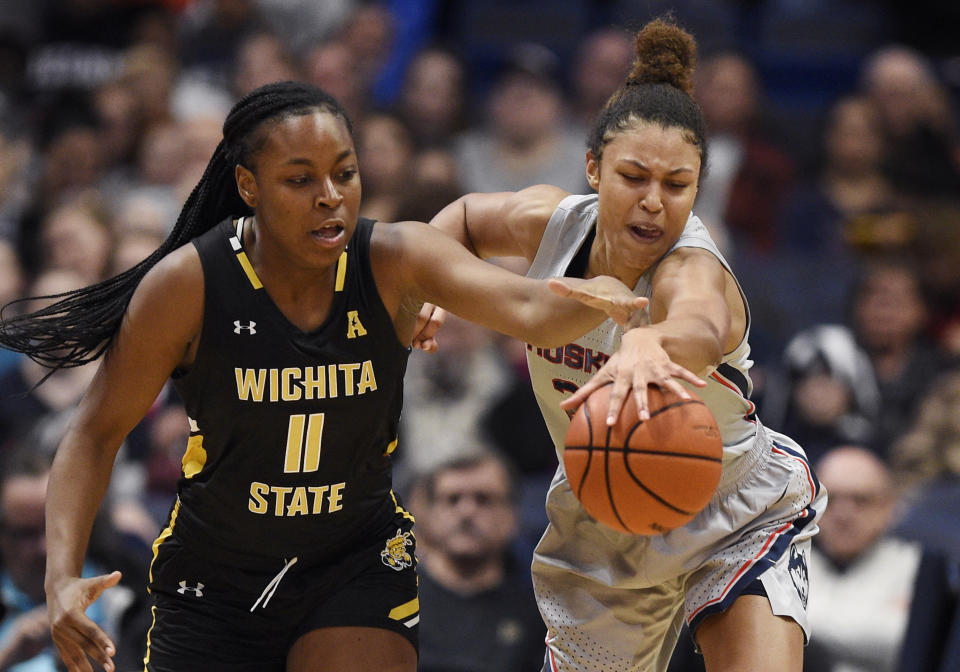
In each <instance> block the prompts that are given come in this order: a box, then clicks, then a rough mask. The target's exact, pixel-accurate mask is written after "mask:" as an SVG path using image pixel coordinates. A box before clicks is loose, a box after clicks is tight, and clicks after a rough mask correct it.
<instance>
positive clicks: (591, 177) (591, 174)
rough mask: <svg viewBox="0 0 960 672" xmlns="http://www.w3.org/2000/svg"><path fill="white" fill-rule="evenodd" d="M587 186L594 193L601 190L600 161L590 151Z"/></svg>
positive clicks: (588, 154) (588, 153)
mask: <svg viewBox="0 0 960 672" xmlns="http://www.w3.org/2000/svg"><path fill="white" fill-rule="evenodd" d="M587 184H589V185H590V188H591V189H593V190H594V191H598V190H599V189H600V159H598V158H597V157H596V155H595V154H594V153H593V152H592V151H590V150H587Z"/></svg>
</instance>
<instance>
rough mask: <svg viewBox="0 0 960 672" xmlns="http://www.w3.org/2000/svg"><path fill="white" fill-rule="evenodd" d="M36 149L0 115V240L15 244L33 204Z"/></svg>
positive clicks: (11, 123) (0, 113) (24, 135)
mask: <svg viewBox="0 0 960 672" xmlns="http://www.w3.org/2000/svg"><path fill="white" fill-rule="evenodd" d="M35 155H36V148H35V147H34V146H33V145H32V144H31V143H30V141H29V139H28V138H27V136H26V134H24V133H23V132H21V131H20V130H18V129H16V128H15V126H14V124H13V122H10V121H8V120H7V119H5V118H4V116H3V114H2V112H0V236H2V237H4V238H7V239H10V240H15V238H16V236H17V235H18V233H19V232H18V223H19V220H20V217H21V216H22V215H23V213H24V211H25V210H26V209H27V207H28V205H29V204H30V201H31V193H30V191H31V186H32V185H31V180H30V168H31V166H32V165H33V160H34V156H35Z"/></svg>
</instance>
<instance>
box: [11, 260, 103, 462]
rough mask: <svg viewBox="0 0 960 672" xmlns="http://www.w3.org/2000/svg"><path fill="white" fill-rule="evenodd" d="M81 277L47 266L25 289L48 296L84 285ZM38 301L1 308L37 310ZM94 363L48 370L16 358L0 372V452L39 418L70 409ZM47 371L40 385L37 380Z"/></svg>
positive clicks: (87, 381) (57, 414)
mask: <svg viewBox="0 0 960 672" xmlns="http://www.w3.org/2000/svg"><path fill="white" fill-rule="evenodd" d="M84 282H85V280H84V278H83V277H81V276H80V275H78V274H77V273H76V272H75V271H70V270H67V269H51V270H48V271H46V272H44V273H41V274H40V275H39V276H37V277H36V278H34V280H33V281H32V282H31V283H30V286H29V287H28V288H27V292H28V294H27V295H28V296H36V297H43V296H50V295H54V294H59V293H61V292H66V291H69V290H71V289H76V288H77V287H80V286H82V285H83V284H84ZM40 305H41V304H40V303H39V302H37V303H29V304H13V305H12V306H9V307H7V308H6V309H5V310H4V317H6V316H7V315H8V314H9V313H8V311H16V310H18V309H22V310H24V311H26V312H29V311H31V310H35V309H38V308H39V307H40ZM95 372H96V365H95V364H94V365H89V366H79V367H72V368H65V369H60V370H58V371H55V372H53V373H51V372H50V370H49V369H46V368H44V367H43V366H41V365H40V364H37V363H36V362H34V361H33V360H32V359H30V358H28V357H20V358H18V359H17V365H16V366H13V367H10V368H8V369H7V370H6V371H5V372H4V373H3V374H2V375H0V453H2V452H4V451H7V450H9V449H10V448H11V446H12V445H13V443H14V442H15V441H16V440H17V439H19V438H23V437H25V436H27V435H29V434H30V432H31V431H32V430H33V429H34V427H36V426H38V425H39V424H40V421H41V420H44V421H47V422H51V423H52V422H54V419H56V418H58V417H63V416H66V415H69V414H71V413H72V412H73V409H74V408H75V406H76V404H77V402H78V401H80V397H81V396H83V393H84V391H85V390H86V388H87V385H89V383H90V380H91V379H92V378H93V374H94V373H95ZM47 374H50V377H49V378H48V379H47V381H46V382H45V383H44V384H43V385H39V386H37V383H38V382H39V381H40V380H41V379H42V378H43V377H44V376H45V375H47Z"/></svg>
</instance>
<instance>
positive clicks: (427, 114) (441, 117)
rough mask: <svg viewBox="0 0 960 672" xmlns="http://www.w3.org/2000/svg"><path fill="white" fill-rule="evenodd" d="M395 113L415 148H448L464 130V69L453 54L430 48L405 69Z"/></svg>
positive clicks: (422, 51) (465, 96)
mask: <svg viewBox="0 0 960 672" xmlns="http://www.w3.org/2000/svg"><path fill="white" fill-rule="evenodd" d="M396 113H397V115H398V116H399V117H400V118H401V119H403V121H404V122H405V123H406V125H407V127H408V128H409V129H410V131H411V133H412V134H413V138H414V142H415V143H416V146H417V147H418V148H421V149H423V148H430V147H448V146H450V145H452V144H453V139H454V137H455V136H456V135H457V134H459V133H462V132H463V131H464V130H466V128H467V69H466V65H465V64H464V62H463V61H462V60H460V59H459V58H458V57H457V56H456V55H455V54H454V53H453V52H452V51H449V50H447V49H443V48H440V47H430V48H427V49H423V50H421V51H419V52H418V53H417V54H416V55H415V56H414V57H413V59H412V60H411V62H410V65H409V66H408V67H407V71H406V74H405V76H404V79H403V84H402V86H401V87H400V94H399V98H398V100H397V103H396Z"/></svg>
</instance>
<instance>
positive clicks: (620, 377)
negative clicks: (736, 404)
mask: <svg viewBox="0 0 960 672" xmlns="http://www.w3.org/2000/svg"><path fill="white" fill-rule="evenodd" d="M681 380H683V381H686V382H688V383H690V384H691V385H694V386H695V387H704V386H706V384H707V383H706V382H705V381H704V380H703V379H702V378H700V377H699V376H698V375H696V374H695V373H693V372H692V371H689V370H687V369H685V368H684V367H682V366H680V365H679V364H677V363H675V362H674V361H672V360H671V359H670V356H669V355H668V354H667V352H666V350H664V349H663V346H662V345H661V343H660V335H659V334H658V333H657V332H656V331H654V330H653V329H643V328H639V329H631V330H629V331H627V332H625V333H624V334H623V337H622V338H621V339H620V349H619V350H618V351H617V352H615V353H613V355H612V356H611V357H610V359H609V360H607V362H606V363H605V364H604V365H603V366H602V367H601V368H600V370H599V371H597V374H596V375H595V376H594V377H593V378H591V379H590V380H589V381H587V382H586V384H584V385H583V386H582V387H581V388H580V389H579V390H577V391H576V392H575V393H574V394H573V395H572V396H571V397H569V398H567V399H564V400H563V402H562V403H561V404H560V408H562V409H564V410H565V411H572V410H575V409H576V408H577V407H578V406H580V404H582V403H583V402H584V401H586V400H587V397H589V396H590V394H591V393H592V392H593V391H594V390H596V389H597V388H599V387H602V386H603V385H606V384H607V383H609V382H611V381H612V382H613V390H612V391H611V393H610V407H609V410H608V412H607V424H608V425H613V424H614V423H616V421H617V417H618V416H619V415H620V410H621V409H622V408H623V404H624V402H625V401H626V399H627V394H629V393H631V392H632V394H633V397H634V401H636V404H637V415H638V416H639V418H640V419H641V420H647V419H649V418H650V406H649V403H648V400H647V386H648V385H656V386H657V387H659V388H661V389H662V390H670V391H672V392H674V393H676V394H678V395H680V398H681V399H689V398H690V394H689V393H688V392H687V390H686V389H685V388H684V387H683V385H681V384H680V381H681Z"/></svg>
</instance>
